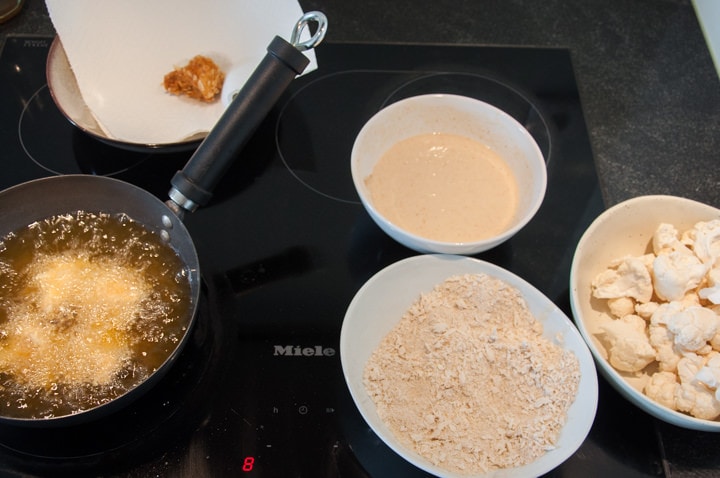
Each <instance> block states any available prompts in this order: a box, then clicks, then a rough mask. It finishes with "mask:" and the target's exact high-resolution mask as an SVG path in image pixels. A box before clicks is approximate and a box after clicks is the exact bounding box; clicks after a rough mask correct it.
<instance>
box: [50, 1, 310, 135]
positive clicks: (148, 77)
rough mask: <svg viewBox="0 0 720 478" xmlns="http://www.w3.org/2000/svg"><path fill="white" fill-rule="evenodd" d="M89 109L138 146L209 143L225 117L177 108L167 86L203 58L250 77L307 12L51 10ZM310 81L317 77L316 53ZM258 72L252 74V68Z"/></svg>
mask: <svg viewBox="0 0 720 478" xmlns="http://www.w3.org/2000/svg"><path fill="white" fill-rule="evenodd" d="M46 4H47V7H48V11H49V13H50V18H51V20H52V22H53V25H54V27H55V30H56V31H57V33H58V36H59V38H60V41H61V42H62V45H63V48H64V49H65V52H66V54H67V57H68V60H69V62H70V65H71V67H72V69H73V72H74V74H75V78H76V80H77V83H78V87H79V88H80V91H81V93H82V96H83V100H84V101H85V103H86V104H87V106H88V108H89V109H90V111H91V112H92V113H93V115H94V117H95V119H96V121H97V122H98V124H99V125H100V127H101V128H102V129H103V131H104V132H105V134H106V135H107V136H108V137H109V138H112V139H115V140H118V141H125V142H129V143H138V144H169V143H175V142H178V141H183V140H184V139H186V138H189V137H192V136H195V135H196V134H198V133H206V132H208V131H209V130H210V129H212V127H213V126H214V125H215V123H216V122H217V120H218V118H219V117H220V115H221V114H222V112H223V110H224V107H223V105H222V103H221V102H220V101H216V102H213V103H209V104H203V103H200V102H197V101H193V100H191V99H188V98H178V97H175V96H173V95H170V94H168V93H166V92H165V91H164V89H163V84H162V83H163V77H164V75H165V74H166V73H167V72H168V71H171V70H172V69H173V68H174V67H175V66H181V65H184V64H186V63H187V62H188V61H189V60H190V59H191V58H193V57H194V56H195V55H199V54H200V55H205V56H207V57H209V58H212V59H213V61H215V62H216V63H217V64H218V66H219V67H220V68H221V69H222V70H223V71H225V72H229V71H231V70H232V69H234V68H237V67H244V68H245V69H247V71H248V74H249V73H250V72H252V71H253V70H254V68H255V66H256V65H257V64H259V63H260V61H261V60H262V58H263V57H264V56H265V53H266V49H267V46H268V45H269V44H270V42H271V41H272V39H273V38H274V37H275V36H276V35H277V36H280V37H282V38H285V39H286V40H287V39H289V37H290V34H291V32H292V29H293V27H294V25H295V23H296V22H297V20H298V19H299V18H300V17H301V16H302V14H303V11H302V9H301V7H300V5H299V4H298V2H297V1H296V0H263V1H262V2H238V1H234V0H216V1H213V2H206V3H203V4H202V5H201V6H202V8H198V5H199V4H198V3H197V2H192V1H190V0H153V1H150V2H148V1H141V0H123V1H122V2H98V1H96V0H73V1H71V2H69V1H63V0H46ZM305 54H306V55H307V56H308V58H310V60H311V62H310V65H308V68H307V69H306V72H309V71H312V70H313V69H315V68H317V63H316V61H315V55H314V52H313V51H312V50H310V51H308V52H305ZM248 65H251V67H248Z"/></svg>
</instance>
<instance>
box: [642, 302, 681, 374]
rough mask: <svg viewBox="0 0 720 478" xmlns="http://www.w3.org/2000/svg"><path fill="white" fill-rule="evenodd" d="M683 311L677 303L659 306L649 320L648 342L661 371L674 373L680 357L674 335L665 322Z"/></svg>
mask: <svg viewBox="0 0 720 478" xmlns="http://www.w3.org/2000/svg"><path fill="white" fill-rule="evenodd" d="M682 310H683V307H682V304H680V303H679V302H670V303H665V304H660V306H658V307H657V309H656V310H655V312H654V313H653V315H652V317H651V318H650V326H649V327H648V331H649V335H650V337H649V341H650V345H652V346H653V348H654V349H655V352H656V356H655V359H656V360H657V362H658V366H659V368H660V370H661V371H665V372H675V371H676V370H677V364H678V361H679V360H680V359H681V358H682V355H681V354H680V353H679V352H678V351H677V349H676V347H675V341H674V338H675V336H674V334H673V333H672V332H670V331H669V330H668V328H667V320H668V318H669V317H671V316H672V315H673V314H676V313H678V312H680V311H682Z"/></svg>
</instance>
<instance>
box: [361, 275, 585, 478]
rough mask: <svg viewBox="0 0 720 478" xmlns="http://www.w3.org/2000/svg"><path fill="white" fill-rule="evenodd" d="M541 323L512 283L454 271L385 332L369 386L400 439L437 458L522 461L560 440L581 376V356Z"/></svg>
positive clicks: (469, 470)
mask: <svg viewBox="0 0 720 478" xmlns="http://www.w3.org/2000/svg"><path fill="white" fill-rule="evenodd" d="M542 330H543V327H542V324H541V323H540V322H538V321H537V320H536V319H535V317H533V315H532V313H531V312H530V311H529V309H528V307H527V304H526V303H525V300H524V299H523V298H522V296H521V295H520V293H519V291H517V290H516V289H514V288H513V287H511V286H509V285H507V284H506V283H504V282H503V281H501V280H498V279H495V278H491V277H489V276H487V275H484V274H467V275H461V276H454V277H451V278H449V279H448V280H446V281H445V282H443V283H442V284H439V285H438V286H437V287H435V288H434V289H433V290H432V291H431V292H429V293H426V294H422V295H421V297H420V298H419V299H418V300H417V301H416V302H415V303H414V304H413V305H412V306H411V307H410V309H409V310H408V311H407V312H406V313H405V315H404V316H403V318H402V319H401V320H400V322H399V323H398V324H397V326H396V327H395V328H394V329H393V330H392V331H391V332H390V333H389V334H388V335H387V336H386V337H385V338H384V339H383V340H382V342H381V343H380V346H379V347H378V349H377V350H375V351H374V352H373V354H372V355H371V357H370V360H369V361H368V363H367V364H366V368H365V374H364V383H365V387H366V389H367V391H368V393H369V395H370V396H371V398H372V399H373V401H374V402H375V404H376V407H377V412H378V415H379V416H380V417H381V418H382V420H383V421H384V422H385V423H386V424H387V425H388V427H389V428H390V429H391V430H392V432H393V433H394V434H395V436H396V438H397V439H398V440H399V441H400V442H402V443H404V444H405V446H408V447H409V448H411V449H414V450H415V451H416V452H417V453H418V454H420V455H421V456H423V457H425V458H426V459H428V460H429V461H430V462H431V463H433V464H435V465H436V466H439V467H442V468H444V469H447V470H450V471H453V472H457V473H462V474H477V473H485V472H488V471H491V470H496V469H501V468H509V467H514V466H522V465H524V464H527V463H530V462H532V461H533V460H535V459H536V458H538V457H540V456H542V455H543V454H545V453H546V452H547V451H549V450H551V449H552V448H553V447H554V445H555V443H556V442H557V440H558V438H559V434H560V430H561V429H562V427H563V425H564V424H565V421H566V419H567V411H568V409H569V408H570V406H571V405H572V403H573V401H574V400H575V396H576V395H577V391H578V388H579V383H580V365H579V362H578V359H577V357H576V356H575V354H574V353H572V352H571V351H567V350H564V349H563V348H562V347H560V346H559V345H557V344H555V343H553V342H552V341H550V340H548V339H546V338H545V337H543V336H542Z"/></svg>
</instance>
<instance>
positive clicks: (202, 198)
mask: <svg viewBox="0 0 720 478" xmlns="http://www.w3.org/2000/svg"><path fill="white" fill-rule="evenodd" d="M309 22H317V30H316V33H315V34H314V35H313V36H312V38H311V39H310V40H308V41H304V42H300V40H299V36H300V32H301V31H302V29H303V28H304V27H305V26H306V25H307V24H308V23H309ZM326 29H327V20H326V18H325V16H324V15H323V14H322V13H319V12H310V13H307V14H305V15H303V17H302V18H301V19H300V20H298V23H297V24H296V26H295V29H294V30H293V35H292V38H291V42H292V43H288V42H286V41H285V40H283V39H282V38H280V37H275V39H274V40H273V41H272V42H271V43H270V45H269V46H268V48H267V54H266V56H265V57H264V58H263V60H262V61H261V63H260V64H259V65H258V67H257V68H256V70H255V71H254V73H253V74H252V75H251V76H250V78H249V79H248V81H247V83H246V84H245V86H244V87H243V88H242V89H241V90H240V91H239V92H238V93H237V95H236V97H235V99H234V100H233V101H232V102H231V103H230V105H229V106H228V108H227V110H226V111H225V113H224V114H223V115H222V117H221V118H220V119H219V120H218V122H217V124H216V126H215V127H214V128H213V129H212V131H210V133H209V134H208V135H207V137H206V138H205V140H204V141H203V142H202V143H201V144H200V146H199V147H198V149H197V150H196V152H195V153H194V154H193V156H192V157H191V158H190V160H189V161H188V163H187V164H186V165H185V167H184V168H183V169H182V170H181V171H178V172H177V173H176V174H175V176H174V177H173V178H172V181H171V184H172V188H171V190H170V193H169V196H170V200H169V201H167V202H162V201H161V200H159V199H158V198H156V197H155V196H154V195H152V194H150V193H149V192H147V191H145V190H143V189H141V188H138V187H136V186H134V185H132V184H129V183H125V182H123V181H119V180H117V179H111V178H107V177H102V176H90V175H66V176H55V177H49V178H43V179H38V180H35V181H29V182H26V183H23V184H20V185H17V186H13V187H11V188H8V189H6V190H4V191H2V192H0V237H2V236H5V235H7V234H8V233H10V232H12V231H17V230H19V229H21V228H24V227H26V226H27V225H29V224H31V223H33V222H35V221H40V220H42V219H45V218H48V217H51V216H55V215H58V214H63V213H73V212H75V211H78V210H83V211H86V212H104V213H109V214H119V213H124V214H127V215H128V216H130V217H131V218H132V219H134V220H135V221H137V222H139V223H141V224H142V225H143V226H145V228H147V229H150V230H151V231H154V232H156V233H158V234H160V235H161V236H162V237H164V238H165V239H167V240H168V241H169V244H170V245H171V246H172V248H173V249H174V250H175V251H176V252H177V254H178V255H179V257H180V259H181V260H182V261H183V263H184V265H185V268H186V270H187V272H188V273H189V276H190V284H191V298H190V300H191V301H192V304H191V307H190V308H189V309H190V312H189V314H188V317H186V318H185V320H186V321H187V327H186V328H185V334H184V336H183V337H182V339H181V340H180V341H179V342H178V343H177V346H176V347H175V350H174V351H173V352H172V353H171V355H170V356H169V358H168V359H167V360H166V361H165V362H164V363H163V364H162V365H161V366H160V367H159V368H158V369H157V370H156V371H154V372H153V373H152V374H151V375H150V376H149V377H148V378H147V379H145V380H144V381H143V382H141V383H140V384H139V385H137V386H136V387H135V388H133V389H131V390H129V391H128V392H126V393H125V394H123V395H121V396H119V397H117V398H115V399H112V400H109V401H107V402H105V403H103V404H102V405H99V406H97V407H95V408H91V409H88V410H84V411H81V412H79V413H74V414H69V415H63V416H56V417H52V418H37V419H35V418H27V419H26V418H15V417H9V416H1V415H0V423H6V424H13V425H27V426H48V425H62V426H65V425H68V424H75V423H81V422H85V421H88V420H92V419H96V418H97V417H99V416H102V415H105V414H107V413H110V412H112V411H114V410H117V409H118V408H122V407H125V406H126V405H127V404H128V403H129V402H130V401H131V400H133V399H135V398H137V397H138V396H140V395H141V394H142V393H144V392H145V391H147V390H148V389H149V388H151V387H152V386H153V385H154V384H155V383H156V382H157V381H158V380H159V379H160V378H161V377H162V376H163V375H164V374H165V373H166V372H167V370H168V369H169V368H170V367H171V366H172V364H173V363H174V361H175V359H176V358H177V356H178V355H179V354H180V352H181V351H182V349H183V347H184V345H185V343H186V342H187V340H188V337H189V336H190V331H191V329H192V326H193V324H194V322H195V316H196V312H197V306H198V302H199V295H200V264H199V262H198V257H197V253H196V251H195V246H194V244H193V241H192V238H191V237H190V234H189V233H188V231H187V229H186V228H185V226H184V224H183V222H182V218H183V215H184V213H185V212H186V211H194V210H195V209H196V208H197V207H199V206H202V205H204V204H206V203H207V202H208V201H209V200H210V197H211V195H212V194H211V192H212V190H213V188H214V187H215V185H216V184H217V182H218V181H219V180H220V179H221V177H222V175H223V173H224V172H225V171H226V169H227V168H228V167H229V166H230V164H231V163H232V161H233V160H234V159H235V157H236V155H237V153H238V151H239V150H240V148H242V146H244V144H245V143H246V142H247V140H248V139H249V138H250V136H251V135H252V134H253V133H254V131H255V129H256V128H257V127H258V126H259V124H260V123H261V122H262V120H263V119H264V118H265V116H266V115H267V113H268V112H269V111H270V109H271V108H272V107H273V105H274V104H275V103H276V101H277V100H278V98H279V97H280V95H281V94H282V93H283V92H284V91H285V89H286V88H287V86H288V85H289V84H290V82H291V81H292V80H293V79H294V78H295V77H296V76H297V75H298V74H300V73H302V72H303V71H304V69H305V67H306V66H307V64H308V63H309V60H308V59H307V58H306V57H305V55H303V54H302V51H304V50H307V49H310V48H313V47H314V46H316V45H317V44H319V43H320V42H321V41H322V39H323V37H324V35H325V32H326Z"/></svg>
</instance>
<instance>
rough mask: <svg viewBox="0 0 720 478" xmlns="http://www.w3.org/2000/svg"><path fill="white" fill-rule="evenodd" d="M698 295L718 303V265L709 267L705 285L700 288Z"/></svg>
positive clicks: (719, 285)
mask: <svg viewBox="0 0 720 478" xmlns="http://www.w3.org/2000/svg"><path fill="white" fill-rule="evenodd" d="M698 296H699V297H700V298H701V299H706V300H709V301H710V302H712V303H713V304H716V305H717V304H720V267H715V268H714V269H710V272H708V275H707V287H705V288H704V289H700V290H699V291H698Z"/></svg>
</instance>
